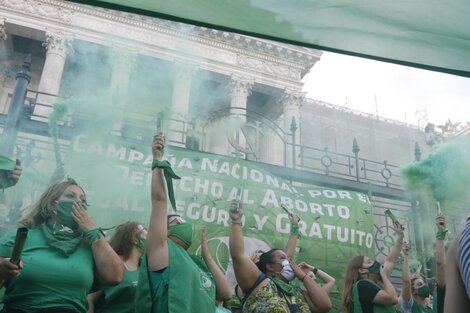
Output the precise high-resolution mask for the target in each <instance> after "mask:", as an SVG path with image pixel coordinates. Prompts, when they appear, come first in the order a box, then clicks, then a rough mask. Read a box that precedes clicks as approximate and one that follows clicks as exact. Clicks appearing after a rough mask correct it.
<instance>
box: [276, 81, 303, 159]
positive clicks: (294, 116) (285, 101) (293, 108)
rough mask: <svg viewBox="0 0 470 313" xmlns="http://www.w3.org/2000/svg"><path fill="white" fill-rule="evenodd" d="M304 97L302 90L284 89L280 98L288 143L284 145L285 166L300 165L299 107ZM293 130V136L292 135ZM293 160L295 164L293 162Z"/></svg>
mask: <svg viewBox="0 0 470 313" xmlns="http://www.w3.org/2000/svg"><path fill="white" fill-rule="evenodd" d="M304 98H305V93H304V92H300V91H292V90H285V91H284V94H283V95H282V96H281V99H280V101H281V104H282V106H283V111H284V132H285V133H286V138H285V142H286V143H289V144H287V145H286V166H290V167H295V166H294V165H300V156H299V154H300V149H299V147H298V145H299V144H300V139H301V136H300V133H301V123H300V107H301V105H302V103H303V101H304ZM293 126H294V127H293ZM293 131H294V133H295V136H292V133H293ZM293 142H295V145H296V147H294V149H295V150H292V148H293V147H292V143H293ZM294 155H295V157H294ZM294 160H295V164H294V162H293V161H294Z"/></svg>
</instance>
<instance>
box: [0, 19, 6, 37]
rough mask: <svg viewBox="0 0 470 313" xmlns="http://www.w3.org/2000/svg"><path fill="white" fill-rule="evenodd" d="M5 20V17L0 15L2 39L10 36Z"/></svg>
mask: <svg viewBox="0 0 470 313" xmlns="http://www.w3.org/2000/svg"><path fill="white" fill-rule="evenodd" d="M5 21H6V19H5V18H4V17H3V18H2V17H0V40H6V39H7V38H8V36H7V29H6V27H5Z"/></svg>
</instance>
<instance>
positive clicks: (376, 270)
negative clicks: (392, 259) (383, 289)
mask: <svg viewBox="0 0 470 313" xmlns="http://www.w3.org/2000/svg"><path fill="white" fill-rule="evenodd" d="M381 266H382V264H380V263H379V262H377V261H374V263H373V264H372V265H371V266H370V267H368V268H367V270H369V273H371V274H376V275H380V267H381Z"/></svg>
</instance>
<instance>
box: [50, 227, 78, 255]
mask: <svg viewBox="0 0 470 313" xmlns="http://www.w3.org/2000/svg"><path fill="white" fill-rule="evenodd" d="M41 229H42V232H43V233H44V236H45V237H46V241H47V244H48V245H49V246H51V247H53V248H56V249H59V250H60V251H62V252H63V253H64V254H65V256H69V255H71V254H72V253H74V252H75V250H76V249H77V247H78V245H79V244H80V241H81V240H82V232H81V231H74V230H72V229H70V228H69V227H67V226H64V225H62V224H58V223H56V222H55V221H53V220H51V219H48V220H47V221H46V222H45V223H43V224H42V225H41Z"/></svg>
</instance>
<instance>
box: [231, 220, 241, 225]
mask: <svg viewBox="0 0 470 313" xmlns="http://www.w3.org/2000/svg"><path fill="white" fill-rule="evenodd" d="M233 224H236V225H242V226H243V223H242V222H241V221H232V225H233Z"/></svg>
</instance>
